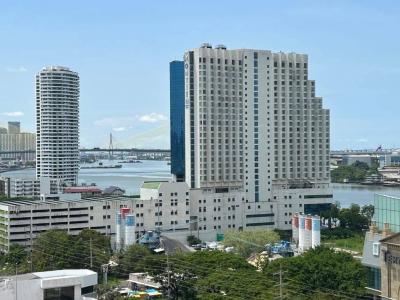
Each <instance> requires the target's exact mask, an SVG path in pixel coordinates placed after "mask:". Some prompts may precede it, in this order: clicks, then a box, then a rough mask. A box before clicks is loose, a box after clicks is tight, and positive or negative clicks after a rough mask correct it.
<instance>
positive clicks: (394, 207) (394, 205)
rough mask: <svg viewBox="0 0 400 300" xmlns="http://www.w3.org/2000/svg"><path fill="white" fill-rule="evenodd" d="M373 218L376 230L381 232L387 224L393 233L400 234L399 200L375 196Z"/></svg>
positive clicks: (397, 198) (391, 197)
mask: <svg viewBox="0 0 400 300" xmlns="http://www.w3.org/2000/svg"><path fill="white" fill-rule="evenodd" d="M374 208H375V211H374V217H373V220H374V222H375V223H376V226H377V228H378V230H383V229H384V226H385V224H388V225H389V227H390V229H391V230H392V231H393V232H400V198H399V197H394V196H387V195H381V194H375V196H374Z"/></svg>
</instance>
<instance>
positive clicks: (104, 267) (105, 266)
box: [101, 264, 108, 285]
mask: <svg viewBox="0 0 400 300" xmlns="http://www.w3.org/2000/svg"><path fill="white" fill-rule="evenodd" d="M101 271H102V272H103V283H104V284H105V285H107V273H108V264H104V265H101Z"/></svg>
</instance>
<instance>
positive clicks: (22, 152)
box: [0, 132, 36, 161]
mask: <svg viewBox="0 0 400 300" xmlns="http://www.w3.org/2000/svg"><path fill="white" fill-rule="evenodd" d="M35 146H36V135H35V134H34V133H28V132H23V133H0V152H1V151H6V152H7V151H9V152H11V151H15V153H4V154H0V158H2V159H8V160H23V161H32V160H35V153H34V150H35ZM29 151H31V152H29Z"/></svg>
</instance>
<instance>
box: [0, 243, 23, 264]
mask: <svg viewBox="0 0 400 300" xmlns="http://www.w3.org/2000/svg"><path fill="white" fill-rule="evenodd" d="M26 259H27V253H26V251H25V249H24V247H22V246H20V245H17V244H14V245H11V246H10V250H9V251H8V253H7V254H6V256H5V259H4V260H5V262H6V263H8V264H10V265H12V266H15V265H20V264H22V263H23V262H25V261H26Z"/></svg>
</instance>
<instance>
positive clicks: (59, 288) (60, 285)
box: [0, 269, 98, 300]
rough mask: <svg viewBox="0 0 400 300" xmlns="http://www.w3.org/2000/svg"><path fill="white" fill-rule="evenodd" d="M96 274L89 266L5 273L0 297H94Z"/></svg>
mask: <svg viewBox="0 0 400 300" xmlns="http://www.w3.org/2000/svg"><path fill="white" fill-rule="evenodd" d="M97 277H98V275H97V273H96V272H93V271H91V270H86V269H78V270H53V271H46V272H35V273H27V274H19V275H15V276H3V277H0V299H4V300H11V299H15V300H21V299H29V300H56V299H74V300H84V299H94V298H93V296H94V292H95V291H94V287H95V286H96V285H97ZM85 296H86V297H85Z"/></svg>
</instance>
